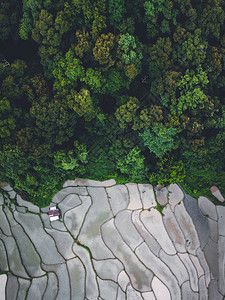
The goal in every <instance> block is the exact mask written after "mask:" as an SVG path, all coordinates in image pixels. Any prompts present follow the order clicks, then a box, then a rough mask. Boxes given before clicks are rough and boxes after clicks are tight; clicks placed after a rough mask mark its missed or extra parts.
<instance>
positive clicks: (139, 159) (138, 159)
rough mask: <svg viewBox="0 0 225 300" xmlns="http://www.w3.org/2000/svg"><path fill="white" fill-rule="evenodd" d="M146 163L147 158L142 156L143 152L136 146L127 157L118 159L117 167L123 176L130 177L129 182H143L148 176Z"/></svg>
mask: <svg viewBox="0 0 225 300" xmlns="http://www.w3.org/2000/svg"><path fill="white" fill-rule="evenodd" d="M144 161H145V158H144V156H143V155H141V150H140V149H139V148H138V147H137V146H136V147H134V148H133V149H131V150H130V151H129V153H128V154H127V155H126V156H125V157H121V158H120V159H118V161H117V164H116V166H117V168H118V169H119V170H120V172H121V173H122V174H125V175H127V176H128V177H129V180H132V181H141V180H143V179H145V176H146V168H145V163H144Z"/></svg>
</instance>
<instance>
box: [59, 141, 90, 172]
mask: <svg viewBox="0 0 225 300" xmlns="http://www.w3.org/2000/svg"><path fill="white" fill-rule="evenodd" d="M86 163H87V149H86V147H85V145H83V144H80V143H79V142H78V141H75V142H74V149H72V150H68V151H66V152H65V151H64V150H59V151H57V152H56V153H55V154H54V166H55V168H59V169H62V170H66V171H67V170H73V169H75V168H76V171H77V172H79V173H84V164H86Z"/></svg>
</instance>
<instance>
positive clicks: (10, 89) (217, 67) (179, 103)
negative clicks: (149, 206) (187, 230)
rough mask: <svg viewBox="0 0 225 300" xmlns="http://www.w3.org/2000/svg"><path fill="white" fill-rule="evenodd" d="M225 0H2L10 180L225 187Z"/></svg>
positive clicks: (37, 187) (46, 188) (25, 185)
mask: <svg viewBox="0 0 225 300" xmlns="http://www.w3.org/2000/svg"><path fill="white" fill-rule="evenodd" d="M224 21H225V1H224V0H206V1H196V0H172V1H170V0H146V1H145V0H129V1H125V0H91V1H90V0H89V1H87V0H63V1H62V0H55V1H52V0H23V1H17V0H2V1H1V4H0V25H1V26H0V38H1V51H0V52H1V53H0V55H1V64H0V76H1V99H0V116H1V118H0V137H1V142H0V152H1V153H0V181H7V182H9V183H11V184H12V185H13V186H14V187H15V189H16V190H17V191H19V192H20V193H21V194H22V195H23V197H25V198H26V199H30V200H31V201H33V202H34V203H37V204H39V205H40V206H41V205H46V203H47V202H48V201H49V200H50V197H51V196H52V195H53V193H55V192H56V191H57V189H58V188H59V185H60V184H61V182H63V181H64V180H65V179H67V178H71V179H72V178H75V177H85V178H94V179H108V178H115V179H116V180H117V182H128V181H136V182H149V181H150V182H151V183H153V184H156V183H162V184H169V183H172V182H180V183H182V185H183V186H184V187H185V188H186V189H188V191H189V192H191V193H192V194H199V193H203V194H207V193H208V191H209V188H210V186H212V185H217V186H218V187H219V188H220V189H221V191H222V192H223V193H225V174H224V157H225V155H224V145H225V131H224V128H225V100H224V99H225V96H224V95H225V26H224Z"/></svg>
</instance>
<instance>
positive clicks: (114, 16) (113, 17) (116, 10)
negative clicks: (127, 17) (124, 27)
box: [108, 0, 126, 28]
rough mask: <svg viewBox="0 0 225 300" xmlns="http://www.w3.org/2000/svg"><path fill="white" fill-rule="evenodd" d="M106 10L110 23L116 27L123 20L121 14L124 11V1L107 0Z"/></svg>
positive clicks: (122, 14)
mask: <svg viewBox="0 0 225 300" xmlns="http://www.w3.org/2000/svg"><path fill="white" fill-rule="evenodd" d="M108 11H109V13H110V17H109V20H110V23H111V25H112V26H115V27H117V28H118V25H119V24H120V22H122V21H123V16H124V14H125V13H126V8H125V1H124V0H117V1H114V0H109V4H108Z"/></svg>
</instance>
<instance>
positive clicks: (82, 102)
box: [66, 88, 96, 121]
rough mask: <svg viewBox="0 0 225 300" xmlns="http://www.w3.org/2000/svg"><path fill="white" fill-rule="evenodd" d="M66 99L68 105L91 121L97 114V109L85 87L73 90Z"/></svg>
mask: <svg viewBox="0 0 225 300" xmlns="http://www.w3.org/2000/svg"><path fill="white" fill-rule="evenodd" d="M66 99H67V103H68V106H69V107H70V108H71V109H72V110H74V111H75V113H76V114H77V115H78V116H80V117H84V119H85V120H86V121H91V120H92V119H93V118H94V117H95V116H96V109H95V107H94V105H93V102H92V99H91V95H90V92H89V91H88V90H86V89H84V88H83V89H81V90H80V91H79V92H76V91H74V90H71V91H70V93H69V94H68V95H67V97H66Z"/></svg>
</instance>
